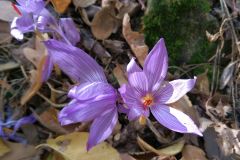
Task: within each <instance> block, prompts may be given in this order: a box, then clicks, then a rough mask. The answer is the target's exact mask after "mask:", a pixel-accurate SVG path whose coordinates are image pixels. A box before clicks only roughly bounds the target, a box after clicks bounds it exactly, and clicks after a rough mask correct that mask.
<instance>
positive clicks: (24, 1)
mask: <svg viewBox="0 0 240 160" xmlns="http://www.w3.org/2000/svg"><path fill="white" fill-rule="evenodd" d="M17 2H18V4H19V5H20V6H21V8H22V9H24V11H25V12H28V13H36V14H37V13H39V12H40V11H41V10H42V9H43V8H44V7H45V2H44V1H43V0H17Z"/></svg>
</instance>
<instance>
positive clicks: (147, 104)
mask: <svg viewBox="0 0 240 160" xmlns="http://www.w3.org/2000/svg"><path fill="white" fill-rule="evenodd" d="M142 103H143V106H144V108H145V109H147V107H150V106H151V105H152V104H153V96H152V95H151V94H149V93H148V94H146V96H144V97H143V98H142Z"/></svg>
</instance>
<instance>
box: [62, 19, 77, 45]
mask: <svg viewBox="0 0 240 160" xmlns="http://www.w3.org/2000/svg"><path fill="white" fill-rule="evenodd" d="M59 25H60V26H61V27H62V30H63V32H64V35H63V36H66V38H67V39H68V40H69V41H70V42H71V43H72V45H76V44H77V43H78V42H79V41H80V34H79V31H78V30H77V28H76V25H75V24H74V22H73V20H72V18H61V19H60V21H59Z"/></svg>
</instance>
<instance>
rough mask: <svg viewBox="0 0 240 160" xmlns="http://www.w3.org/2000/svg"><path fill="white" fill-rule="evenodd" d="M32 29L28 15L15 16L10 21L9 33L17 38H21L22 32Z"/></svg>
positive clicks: (31, 22) (31, 20) (31, 21)
mask: <svg viewBox="0 0 240 160" xmlns="http://www.w3.org/2000/svg"><path fill="white" fill-rule="evenodd" d="M33 30H34V25H33V19H32V17H31V16H30V15H28V14H27V15H24V16H22V17H16V18H14V19H13V21H12V23H11V35H12V36H13V37H14V38H16V39H18V40H22V39H23V34H24V33H26V32H32V31H33Z"/></svg>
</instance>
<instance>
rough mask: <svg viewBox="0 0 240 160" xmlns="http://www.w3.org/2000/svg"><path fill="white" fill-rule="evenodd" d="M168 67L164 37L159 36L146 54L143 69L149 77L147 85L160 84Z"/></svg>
mask: <svg viewBox="0 0 240 160" xmlns="http://www.w3.org/2000/svg"><path fill="white" fill-rule="evenodd" d="M167 68H168V56H167V49H166V46H165V43H164V39H163V38H161V39H160V40H159V41H158V42H157V44H156V45H155V46H154V47H153V49H152V50H151V52H150V53H149V54H148V56H147V58H146V60H145V62H144V67H143V70H144V72H145V74H146V76H147V77H148V79H149V87H150V88H151V87H153V86H154V85H155V88H156V85H157V86H160V84H161V82H162V80H163V79H164V78H165V77H166V74H167Z"/></svg>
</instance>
